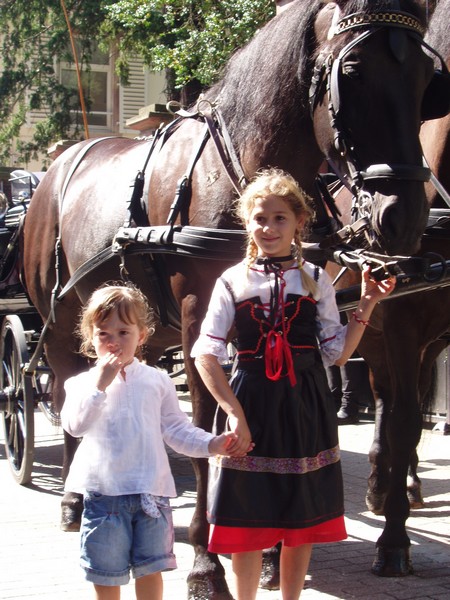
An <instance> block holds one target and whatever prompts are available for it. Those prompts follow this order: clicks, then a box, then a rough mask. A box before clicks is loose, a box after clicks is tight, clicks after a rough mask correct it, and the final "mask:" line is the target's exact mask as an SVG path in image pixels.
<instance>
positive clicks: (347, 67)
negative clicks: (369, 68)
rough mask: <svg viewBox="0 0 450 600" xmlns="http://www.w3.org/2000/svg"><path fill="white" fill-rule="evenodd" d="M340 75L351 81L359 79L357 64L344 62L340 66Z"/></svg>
mask: <svg viewBox="0 0 450 600" xmlns="http://www.w3.org/2000/svg"><path fill="white" fill-rule="evenodd" d="M342 73H343V75H347V76H348V77H351V78H352V79H359V78H360V77H361V73H360V72H359V69H358V65H357V63H353V62H345V63H343V65H342Z"/></svg>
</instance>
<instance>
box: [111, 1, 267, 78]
mask: <svg viewBox="0 0 450 600" xmlns="http://www.w3.org/2000/svg"><path fill="white" fill-rule="evenodd" d="M274 12H275V2H273V1H271V0H221V1H220V2H212V1H209V0H204V1H202V2H186V1H180V0H169V1H166V2H164V1H161V0H149V1H147V2H142V1H141V0H120V1H119V2H114V3H113V4H111V5H110V6H109V7H108V8H107V9H106V14H107V18H106V19H105V22H104V23H103V26H102V30H103V33H106V34H107V36H109V37H112V36H114V35H115V36H117V38H118V40H119V53H120V57H121V60H120V62H119V67H120V69H121V68H123V65H126V64H127V59H126V57H127V56H128V55H129V52H130V50H131V51H134V52H137V53H138V54H139V55H141V56H142V57H143V58H144V60H145V62H146V63H147V64H148V65H149V66H150V67H151V68H152V69H154V70H155V71H163V70H165V69H171V70H172V71H173V72H174V74H175V85H176V87H178V88H180V87H182V86H184V85H186V84H187V83H189V82H191V81H193V80H197V81H199V82H200V83H201V84H202V85H204V86H205V85H210V84H211V83H213V82H214V81H215V80H216V79H217V77H218V75H219V74H220V71H221V68H222V67H223V65H224V63H225V62H226V61H227V59H228V58H229V56H230V55H231V53H232V52H234V51H235V50H236V49H237V48H240V47H241V46H243V45H244V44H245V43H246V42H247V41H248V40H249V39H250V38H251V37H252V36H253V34H254V33H255V31H256V30H257V29H258V28H259V27H261V25H263V24H264V23H265V22H267V20H268V19H269V17H271V16H272V15H273V14H274ZM119 74H122V73H121V72H120V70H119Z"/></svg>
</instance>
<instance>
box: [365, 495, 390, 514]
mask: <svg viewBox="0 0 450 600" xmlns="http://www.w3.org/2000/svg"><path fill="white" fill-rule="evenodd" d="M385 499H386V494H376V493H375V492H367V494H366V506H367V508H368V509H369V510H370V512H372V513H373V514H374V515H381V516H382V515H384V501H385Z"/></svg>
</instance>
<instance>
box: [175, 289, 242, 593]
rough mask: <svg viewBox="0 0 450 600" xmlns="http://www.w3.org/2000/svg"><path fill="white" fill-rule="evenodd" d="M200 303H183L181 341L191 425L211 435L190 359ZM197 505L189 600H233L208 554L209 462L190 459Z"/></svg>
mask: <svg viewBox="0 0 450 600" xmlns="http://www.w3.org/2000/svg"><path fill="white" fill-rule="evenodd" d="M199 309H200V306H199V301H198V299H197V297H196V296H193V295H191V296H187V297H186V298H184V299H183V301H182V306H181V314H182V319H181V322H182V339H183V353H184V360H185V369H186V375H187V378H188V383H189V391H190V396H191V402H192V417H193V418H192V421H193V423H194V424H195V425H196V426H197V427H201V428H202V429H205V430H207V431H211V430H212V427H213V423H214V416H215V413H216V409H217V402H216V401H215V400H214V398H213V397H212V396H211V394H210V393H209V392H208V391H207V390H206V388H205V386H204V385H203V382H202V381H201V379H200V376H199V374H198V372H197V369H196V368H195V365H194V362H193V360H192V359H191V358H190V350H191V348H192V344H193V341H194V340H195V339H196V338H197V337H198V334H199V327H200V326H199V319H198V318H197V314H199V312H200V314H201V311H199ZM192 465H193V468H194V473H195V478H196V485H197V501H196V504H195V511H194V515H193V517H192V520H191V523H190V526H189V541H190V543H191V544H192V547H193V548H194V564H193V567H192V570H191V572H190V573H189V575H188V578H187V583H188V598H189V599H191V600H206V599H208V600H233V598H232V596H231V594H230V591H229V589H228V585H227V582H226V580H225V570H224V568H223V566H222V564H221V563H220V560H219V557H218V556H217V554H212V553H211V552H208V537H209V525H208V522H207V519H206V508H207V486H208V461H207V459H204V458H203V459H192Z"/></svg>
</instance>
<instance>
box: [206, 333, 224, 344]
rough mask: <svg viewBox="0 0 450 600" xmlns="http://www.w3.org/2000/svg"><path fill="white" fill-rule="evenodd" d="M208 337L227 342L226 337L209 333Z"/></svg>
mask: <svg viewBox="0 0 450 600" xmlns="http://www.w3.org/2000/svg"><path fill="white" fill-rule="evenodd" d="M206 337H209V338H210V339H211V340H219V342H226V339H225V338H221V337H218V336H216V335H211V334H209V333H207V334H206Z"/></svg>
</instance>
